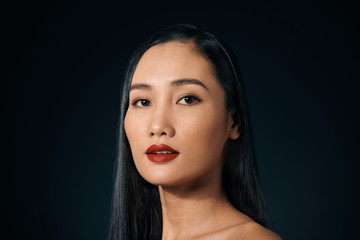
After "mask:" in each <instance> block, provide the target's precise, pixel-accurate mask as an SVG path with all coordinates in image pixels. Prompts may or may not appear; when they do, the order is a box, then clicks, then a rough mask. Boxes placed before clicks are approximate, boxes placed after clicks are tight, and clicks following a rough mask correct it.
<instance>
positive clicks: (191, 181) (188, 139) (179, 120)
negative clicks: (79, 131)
mask: <svg viewBox="0 0 360 240" xmlns="http://www.w3.org/2000/svg"><path fill="white" fill-rule="evenodd" d="M131 86H132V87H131V90H130V96H129V108H128V110H127V113H126V115H125V132H126V136H127V138H128V140H129V143H130V147H131V151H132V155H133V159H134V162H135V165H136V168H137V170H138V171H139V173H140V175H141V176H142V177H143V178H144V179H145V180H147V181H148V182H150V183H152V184H154V185H158V186H159V193H160V198H161V205H162V213H163V235H162V239H166V240H173V239H174V240H175V239H178V240H180V239H220V240H221V239H268V240H273V239H274V240H275V239H280V238H279V236H277V235H276V234H275V233H273V232H271V231H269V230H267V229H266V228H264V227H262V226H261V225H259V224H257V223H255V222H254V221H253V220H252V219H251V218H249V217H248V216H246V215H245V214H243V213H241V212H239V211H238V210H236V209H235V208H234V207H233V206H232V205H231V204H230V203H229V201H228V200H227V198H226V196H225V194H224V192H223V189H222V187H221V173H222V168H223V162H224V152H225V151H224V149H225V148H226V142H227V140H228V139H236V138H238V137H239V136H240V134H241V133H240V132H239V126H238V125H235V124H233V119H232V117H231V116H232V112H230V111H228V110H227V109H226V107H225V93H224V90H223V88H222V87H221V85H220V84H219V82H218V81H217V79H216V77H215V75H214V72H213V69H212V66H211V64H210V63H209V61H208V60H207V59H206V58H204V57H203V56H202V55H200V54H199V53H198V52H197V51H196V50H195V46H194V45H193V43H191V42H180V41H172V42H168V43H163V44H158V45H155V46H153V47H151V48H150V49H149V50H148V51H146V52H145V54H144V55H143V56H142V58H141V59H140V61H139V64H138V66H137V68H136V70H135V73H134V76H133V79H132V85H131ZM153 144H167V145H169V146H170V147H172V148H173V149H175V150H177V151H178V152H179V153H180V154H179V156H178V157H177V158H175V159H174V160H172V161H170V162H167V163H154V162H151V161H150V160H149V159H148V158H147V156H146V154H145V152H146V150H147V148H148V147H149V146H151V145H153Z"/></svg>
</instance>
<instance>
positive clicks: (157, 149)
mask: <svg viewBox="0 0 360 240" xmlns="http://www.w3.org/2000/svg"><path fill="white" fill-rule="evenodd" d="M179 154H180V153H179V152H178V151H176V150H175V149H173V148H171V147H169V146H168V145H166V144H158V145H151V146H150V147H149V148H148V149H147V150H146V156H147V158H148V159H149V160H150V161H152V162H155V163H166V162H170V161H171V160H173V159H175V158H176V157H177V156H179Z"/></svg>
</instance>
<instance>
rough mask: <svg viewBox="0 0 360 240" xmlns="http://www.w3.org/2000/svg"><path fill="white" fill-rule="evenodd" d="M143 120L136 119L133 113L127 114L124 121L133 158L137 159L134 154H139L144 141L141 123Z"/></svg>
mask: <svg viewBox="0 0 360 240" xmlns="http://www.w3.org/2000/svg"><path fill="white" fill-rule="evenodd" d="M140 119H141V118H138V117H136V116H135V115H134V114H132V113H126V115H125V119H124V129H125V134H126V137H127V139H128V141H129V144H130V147H131V152H132V153H133V157H134V158H136V156H135V155H134V154H136V153H139V152H140V151H139V148H140V146H141V139H144V133H143V132H142V131H143V130H142V129H141V127H142V124H141V121H140Z"/></svg>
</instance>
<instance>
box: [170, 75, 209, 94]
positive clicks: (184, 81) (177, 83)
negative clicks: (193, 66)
mask: <svg viewBox="0 0 360 240" xmlns="http://www.w3.org/2000/svg"><path fill="white" fill-rule="evenodd" d="M186 84H197V85H199V86H201V87H203V88H205V89H206V90H207V91H209V90H208V88H207V87H206V86H205V84H203V83H202V82H201V81H199V80H197V79H194V78H185V79H178V80H174V81H171V83H170V85H171V86H181V85H186Z"/></svg>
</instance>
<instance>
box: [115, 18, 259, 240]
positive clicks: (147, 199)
mask: <svg viewBox="0 0 360 240" xmlns="http://www.w3.org/2000/svg"><path fill="white" fill-rule="evenodd" d="M170 41H184V42H191V43H193V44H194V45H195V46H196V50H197V51H198V52H199V53H200V54H201V55H202V56H204V57H205V58H206V59H207V60H208V61H209V62H210V63H211V64H212V67H213V69H214V72H215V74H216V77H217V80H218V81H219V83H220V84H221V86H222V87H223V88H224V90H225V96H226V99H225V104H226V108H227V109H228V110H230V111H232V112H233V113H234V114H233V118H234V122H235V123H236V124H239V125H240V137H239V138H238V139H236V140H228V143H227V153H226V158H225V163H224V169H223V174H222V184H223V189H224V192H225V193H226V196H227V198H228V200H229V201H230V203H231V204H232V205H233V206H234V207H235V208H236V209H238V210H239V211H241V212H243V213H244V214H246V215H248V216H249V217H251V218H252V219H253V220H254V221H256V222H257V223H259V224H261V225H263V226H264V225H265V214H264V201H263V197H262V193H261V191H260V186H259V177H258V170H257V163H256V158H255V150H254V145H253V137H252V132H251V126H250V119H249V110H248V105H247V100H246V96H245V92H244V86H243V83H242V79H241V76H240V71H239V66H238V64H237V61H236V59H235V57H234V55H233V53H232V52H231V51H230V49H229V48H228V47H227V46H226V45H225V44H224V43H223V42H221V41H220V40H219V39H218V38H217V37H215V36H214V35H212V34H211V33H208V32H205V31H202V30H200V29H198V28H197V27H195V26H192V25H188V24H179V25H175V26H172V27H170V28H167V29H164V30H162V31H160V32H158V33H156V34H155V35H153V36H152V37H151V38H150V39H149V40H148V41H146V42H145V43H144V44H143V45H142V46H141V47H140V48H139V49H138V50H137V51H136V52H135V53H134V55H133V56H132V58H131V60H130V63H129V66H128V69H127V72H126V75H125V80H124V82H123V86H122V99H121V108H120V113H121V114H120V124H119V142H118V157H117V162H116V172H115V183H114V192H113V198H112V213H111V214H112V215H111V223H110V233H109V239H111V240H120V239H122V240H125V239H126V240H128V239H161V234H162V212H161V204H160V197H159V193H158V187H157V186H154V185H152V184H150V183H148V182H147V181H146V180H144V179H143V178H142V177H141V176H140V174H139V172H138V171H137V170H136V167H135V164H134V161H133V159H132V154H131V151H130V145H129V142H128V139H127V137H126V135H125V130H124V117H125V114H126V111H127V109H128V106H129V91H130V85H131V81H132V77H133V74H134V72H135V69H136V66H137V64H138V62H139V60H140V58H141V57H142V56H143V54H144V53H145V52H146V51H147V50H148V49H149V48H150V47H152V46H154V45H157V44H161V43H166V42H170Z"/></svg>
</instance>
